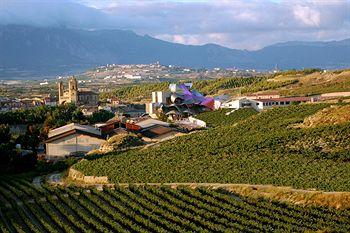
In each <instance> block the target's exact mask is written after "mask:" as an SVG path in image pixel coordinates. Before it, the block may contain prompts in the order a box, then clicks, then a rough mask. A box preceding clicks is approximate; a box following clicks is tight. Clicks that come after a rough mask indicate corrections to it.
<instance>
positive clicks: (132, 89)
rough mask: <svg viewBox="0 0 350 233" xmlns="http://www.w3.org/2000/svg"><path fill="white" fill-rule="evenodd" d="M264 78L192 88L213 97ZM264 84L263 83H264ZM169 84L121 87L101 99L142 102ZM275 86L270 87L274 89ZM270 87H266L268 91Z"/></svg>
mask: <svg viewBox="0 0 350 233" xmlns="http://www.w3.org/2000/svg"><path fill="white" fill-rule="evenodd" d="M266 79H267V78H266V77H249V78H218V79H212V80H201V81H195V82H193V88H194V89H196V90H198V91H199V92H201V93H203V94H206V95H213V94H216V93H218V92H219V91H220V90H227V89H234V88H239V87H244V86H255V85H257V84H258V83H260V82H262V81H264V80H266ZM264 83H265V82H264ZM169 84H170V83H169V82H162V83H152V84H141V85H134V86H126V87H121V88H118V89H116V90H115V92H113V93H104V94H102V95H101V97H102V98H107V97H117V98H119V99H121V100H131V99H132V100H136V101H140V100H144V99H149V98H151V93H152V92H153V91H167V90H168V89H169ZM274 87H275V86H273V87H271V88H274ZM269 88H270V87H267V89H269Z"/></svg>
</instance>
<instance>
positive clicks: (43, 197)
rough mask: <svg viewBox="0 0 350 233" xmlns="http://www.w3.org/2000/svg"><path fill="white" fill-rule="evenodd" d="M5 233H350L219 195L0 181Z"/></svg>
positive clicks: (315, 216)
mask: <svg viewBox="0 0 350 233" xmlns="http://www.w3.org/2000/svg"><path fill="white" fill-rule="evenodd" d="M0 210H1V213H2V215H1V218H0V229H1V231H2V232H111V231H112V232H237V231H239V232H276V231H277V232H305V231H326V232H328V231H330V232H349V231H350V211H349V210H342V211H340V210H335V209H332V208H316V207H301V206H297V205H289V204H285V203H279V202H271V201H267V200H265V199H254V198H247V197H242V196H239V195H237V194H234V193H231V192H228V191H224V190H210V189H204V188H201V189H189V188H178V189H171V188H166V187H149V186H148V187H130V188H122V187H117V188H116V189H115V190H111V189H105V190H103V191H97V190H94V189H81V188H73V187H70V188H62V187H61V188H60V187H58V188H53V187H49V186H41V187H37V186H34V185H32V184H31V183H30V182H28V181H27V180H23V179H22V178H16V177H9V176H8V177H2V178H0Z"/></svg>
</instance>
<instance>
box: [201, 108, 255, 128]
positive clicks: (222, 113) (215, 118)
mask: <svg viewBox="0 0 350 233" xmlns="http://www.w3.org/2000/svg"><path fill="white" fill-rule="evenodd" d="M230 111H232V109H220V110H217V111H209V112H204V113H201V114H199V115H197V116H196V118H198V119H200V120H203V121H205V122H206V123H207V126H209V127H216V126H224V125H228V126H229V125H233V124H236V123H238V122H239V121H241V120H244V119H247V118H248V117H250V116H252V115H254V114H257V113H258V112H257V111H255V110H254V109H251V108H247V109H239V110H237V111H234V112H233V113H231V114H229V115H226V113H229V112H230Z"/></svg>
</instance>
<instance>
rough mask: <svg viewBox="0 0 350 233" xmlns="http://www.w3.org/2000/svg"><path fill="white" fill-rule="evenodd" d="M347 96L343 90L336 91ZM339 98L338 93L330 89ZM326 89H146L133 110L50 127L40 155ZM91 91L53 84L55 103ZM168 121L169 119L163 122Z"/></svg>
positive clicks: (51, 156)
mask: <svg viewBox="0 0 350 233" xmlns="http://www.w3.org/2000/svg"><path fill="white" fill-rule="evenodd" d="M344 95H345V96H347V95H348V96H350V93H343V95H341V96H344ZM336 96H337V97H339V93H338V94H336ZM333 97H334V95H332V94H326V95H325V96H317V97H281V96H280V95H278V94H275V93H272V94H256V95H249V96H244V97H238V98H235V99H231V100H229V99H228V97H227V96H220V97H216V98H212V97H206V96H203V95H202V94H200V93H199V92H197V91H196V90H193V89H192V85H191V84H188V83H185V84H171V85H170V86H169V91H157V92H153V93H152V101H151V102H150V103H147V104H146V108H145V109H144V108H135V107H131V108H133V110H132V109H129V110H131V111H129V112H130V113H131V112H132V111H135V113H134V114H118V113H116V115H115V117H113V118H112V119H110V120H108V121H107V122H102V123H98V124H95V125H94V126H88V125H79V124H76V123H72V124H68V125H65V126H63V127H60V128H57V129H53V130H51V131H50V132H49V134H48V139H47V140H46V142H45V144H46V159H48V160H58V159H63V158H66V157H67V156H73V155H81V154H86V153H87V152H89V151H91V150H95V149H99V148H100V147H101V145H102V144H103V143H105V142H106V140H108V138H110V137H112V136H113V135H116V134H120V133H134V134H136V135H138V136H139V137H140V138H142V139H143V140H144V141H146V142H147V141H151V142H154V141H159V140H164V139H168V138H171V137H173V136H174V135H176V134H178V133H179V132H182V133H186V132H189V131H192V130H196V129H200V128H205V127H206V123H205V122H204V121H201V120H199V119H196V118H195V116H196V115H197V114H199V113H201V112H205V111H213V110H216V109H219V108H228V109H232V110H233V111H234V110H236V109H241V108H253V109H255V110H256V111H263V110H266V109H270V108H274V107H283V106H289V105H292V104H300V103H307V102H310V103H312V102H318V101H321V100H323V99H329V98H333ZM97 100H98V99H97V97H96V93H92V92H89V93H84V92H82V91H79V90H78V88H77V83H76V80H75V79H71V80H70V81H69V87H68V91H67V92H64V91H63V86H62V84H61V83H60V84H59V103H60V104H62V103H66V102H70V103H76V104H79V105H80V106H89V105H96V104H97ZM109 103H110V106H111V107H113V106H114V107H124V108H129V106H127V105H125V106H123V104H121V103H120V101H119V100H117V99H110V100H109ZM169 122H171V124H170V123H169Z"/></svg>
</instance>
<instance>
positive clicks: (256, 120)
mask: <svg viewBox="0 0 350 233" xmlns="http://www.w3.org/2000/svg"><path fill="white" fill-rule="evenodd" d="M327 106H329V105H327V104H313V105H299V106H290V107H281V108H275V109H272V110H269V111H266V112H263V113H260V114H257V115H253V116H251V117H249V118H247V119H246V120H244V121H241V118H240V119H239V120H240V121H241V122H238V124H237V125H234V122H232V125H227V124H226V125H225V124H224V125H223V126H217V127H215V128H214V129H209V130H206V131H202V132H198V133H195V134H191V135H186V136H182V137H178V138H175V139H173V140H170V141H167V142H164V143H162V144H160V145H159V146H158V147H150V148H147V149H144V150H139V151H129V152H124V153H117V154H115V155H108V156H105V157H103V158H100V159H96V160H93V161H82V162H80V163H78V164H76V165H74V167H75V168H76V169H78V170H81V171H82V172H83V173H84V174H85V175H97V176H101V175H107V176H108V177H109V178H110V179H111V181H112V182H116V183H119V182H122V183H123V182H126V183H129V182H130V183H134V182H136V183H137V182H161V183H162V182H204V183H205V182H208V183H216V182H218V183H250V184H275V185H282V186H293V187H295V188H317V189H321V190H331V191H332V190H336V191H349V190H350V174H349V172H348V171H349V170H350V164H349V162H345V161H348V159H349V153H348V151H349V149H348V146H349V145H350V141H349V140H350V138H349V137H348V135H350V126H349V124H350V123H348V124H342V125H337V126H325V127H322V128H315V129H297V128H292V127H291V125H293V124H296V123H300V122H303V120H304V118H305V117H307V116H309V115H312V114H314V113H316V112H317V111H319V110H321V109H323V108H325V107H327ZM237 113H241V114H246V113H245V112H237ZM237 118H239V117H237ZM322 137H325V138H327V140H328V142H327V144H326V145H327V146H326V147H324V148H322V146H324V144H323V143H321V144H319V142H318V141H317V140H319V139H320V138H322ZM298 140H299V141H301V142H304V143H306V144H305V145H304V144H302V143H299V144H298ZM294 144H295V145H294ZM345 146H346V147H345ZM320 147H321V148H320ZM320 151H322V153H320Z"/></svg>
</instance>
